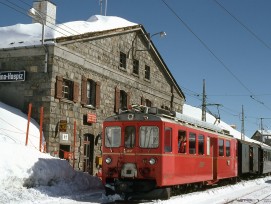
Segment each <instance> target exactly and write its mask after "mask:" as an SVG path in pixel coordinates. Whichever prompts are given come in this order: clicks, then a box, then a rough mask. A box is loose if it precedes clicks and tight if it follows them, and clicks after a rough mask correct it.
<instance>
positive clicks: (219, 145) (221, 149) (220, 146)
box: [218, 139, 224, 156]
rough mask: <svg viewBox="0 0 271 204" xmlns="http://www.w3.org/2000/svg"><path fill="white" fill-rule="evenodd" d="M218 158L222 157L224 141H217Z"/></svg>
mask: <svg viewBox="0 0 271 204" xmlns="http://www.w3.org/2000/svg"><path fill="white" fill-rule="evenodd" d="M218 150H219V156H224V140H221V139H220V140H218Z"/></svg>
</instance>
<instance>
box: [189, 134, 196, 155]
mask: <svg viewBox="0 0 271 204" xmlns="http://www.w3.org/2000/svg"><path fill="white" fill-rule="evenodd" d="M189 154H196V134H195V133H191V132H190V133H189Z"/></svg>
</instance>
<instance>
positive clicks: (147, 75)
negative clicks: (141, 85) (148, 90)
mask: <svg viewBox="0 0 271 204" xmlns="http://www.w3.org/2000/svg"><path fill="white" fill-rule="evenodd" d="M144 78H145V79H146V80H151V67H150V66H148V65H145V75H144Z"/></svg>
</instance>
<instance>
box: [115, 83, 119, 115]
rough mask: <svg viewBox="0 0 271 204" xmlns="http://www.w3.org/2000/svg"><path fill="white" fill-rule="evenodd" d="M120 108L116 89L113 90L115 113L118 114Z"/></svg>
mask: <svg viewBox="0 0 271 204" xmlns="http://www.w3.org/2000/svg"><path fill="white" fill-rule="evenodd" d="M119 107H120V90H119V89H118V87H116V89H115V113H118V112H119Z"/></svg>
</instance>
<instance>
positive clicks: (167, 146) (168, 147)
mask: <svg viewBox="0 0 271 204" xmlns="http://www.w3.org/2000/svg"><path fill="white" fill-rule="evenodd" d="M164 151H165V152H172V129H171V128H169V127H166V128H165V136H164Z"/></svg>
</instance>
